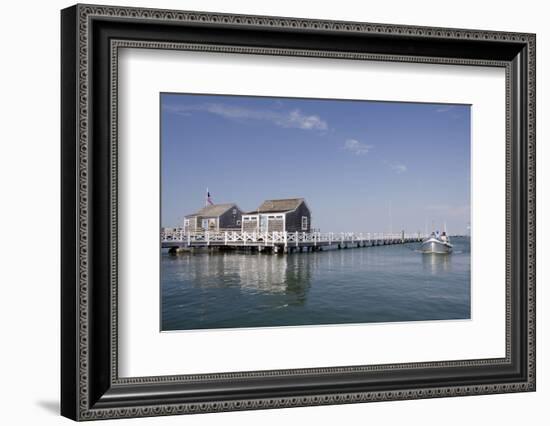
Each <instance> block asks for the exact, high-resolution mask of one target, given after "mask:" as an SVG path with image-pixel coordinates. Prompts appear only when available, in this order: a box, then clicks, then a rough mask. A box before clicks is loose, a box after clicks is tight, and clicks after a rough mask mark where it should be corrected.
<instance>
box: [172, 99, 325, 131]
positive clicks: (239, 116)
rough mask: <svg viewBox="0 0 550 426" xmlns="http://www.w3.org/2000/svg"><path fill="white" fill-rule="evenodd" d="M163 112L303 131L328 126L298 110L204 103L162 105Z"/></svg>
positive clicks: (322, 128) (314, 116)
mask: <svg viewBox="0 0 550 426" xmlns="http://www.w3.org/2000/svg"><path fill="white" fill-rule="evenodd" d="M164 110H165V111H168V112H172V113H175V114H179V115H189V114H190V113H192V112H195V111H196V112H207V113H210V114H214V115H218V116H220V117H224V118H226V119H229V120H257V121H267V122H270V123H272V124H274V125H276V126H279V127H283V128H294V129H303V130H327V129H328V124H327V122H326V121H324V120H323V119H321V117H319V116H318V115H307V114H304V113H302V112H301V111H300V110H299V109H294V110H291V111H273V110H260V109H251V108H243V107H238V106H232V105H225V104H216V103H205V104H200V105H190V106H187V105H179V106H174V105H164Z"/></svg>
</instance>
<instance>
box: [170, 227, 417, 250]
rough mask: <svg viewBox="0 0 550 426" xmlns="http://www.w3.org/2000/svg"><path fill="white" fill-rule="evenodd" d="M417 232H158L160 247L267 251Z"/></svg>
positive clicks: (397, 238) (355, 243)
mask: <svg viewBox="0 0 550 426" xmlns="http://www.w3.org/2000/svg"><path fill="white" fill-rule="evenodd" d="M422 237H423V236H422V235H421V234H420V233H415V234H410V233H408V234H407V233H405V232H401V233H398V234H395V233H391V234H386V233H350V232H340V233H337V232H324V233H323V232H286V231H285V232H240V231H226V232H209V231H206V232H201V233H185V232H184V230H183V229H176V230H170V231H164V232H161V245H162V248H165V249H169V250H170V251H171V252H178V251H185V250H190V249H194V248H212V249H214V248H218V249H239V248H241V249H247V250H250V251H258V252H264V251H265V252H270V253H289V254H290V253H293V252H296V251H318V250H323V248H324V247H330V246H334V247H336V248H338V249H347V248H352V247H372V246H381V245H388V244H405V243H412V242H419V241H422Z"/></svg>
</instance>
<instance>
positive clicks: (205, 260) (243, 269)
mask: <svg viewBox="0 0 550 426" xmlns="http://www.w3.org/2000/svg"><path fill="white" fill-rule="evenodd" d="M308 257H309V258H308ZM167 260H168V261H170V263H172V264H175V265H174V266H176V268H174V269H173V271H174V276H172V277H168V278H171V280H174V281H179V282H182V283H183V282H187V283H189V282H191V283H192V286H193V287H194V288H197V289H223V288H240V290H241V291H243V292H247V293H265V294H273V295H276V294H280V295H292V296H293V297H292V300H293V301H294V303H300V304H301V303H304V302H305V300H306V295H307V292H308V289H309V288H310V287H311V276H312V269H313V268H314V267H315V264H316V263H317V262H315V261H313V262H312V260H313V259H311V255H310V256H308V255H306V254H304V255H293V256H286V255H285V256H276V255H275V256H274V255H267V254H252V255H251V254H235V253H216V254H197V255H184V256H171V257H170V258H169V259H167ZM165 272H166V271H165Z"/></svg>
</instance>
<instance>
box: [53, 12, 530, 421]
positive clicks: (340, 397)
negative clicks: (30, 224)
mask: <svg viewBox="0 0 550 426" xmlns="http://www.w3.org/2000/svg"><path fill="white" fill-rule="evenodd" d="M63 13H64V19H65V20H66V21H65V22H66V23H65V25H66V27H65V28H68V29H67V30H66V33H64V35H63V37H64V40H63V41H62V42H64V43H66V44H64V45H63V46H64V47H63V49H64V53H65V54H66V57H67V58H69V59H70V60H72V61H74V62H73V63H71V64H70V65H64V67H65V68H66V69H67V71H66V73H71V74H73V78H74V82H73V84H74V85H73V86H72V87H70V88H65V87H64V90H65V93H68V94H69V95H71V94H73V92H74V94H76V99H77V101H76V106H75V103H74V100H73V102H71V103H70V105H64V106H63V111H64V113H65V114H69V112H67V108H73V109H75V110H76V111H74V119H75V122H74V123H73V125H75V127H76V128H75V129H73V130H74V131H72V132H70V131H69V130H67V132H68V133H69V136H67V137H64V141H63V144H64V147H65V146H68V145H72V146H73V148H72V149H73V150H75V152H74V154H75V156H74V157H71V158H67V159H66V160H64V162H63V164H64V167H65V171H64V173H65V172H67V171H69V172H70V174H71V175H74V178H75V182H73V185H74V187H73V186H71V187H64V188H63V189H66V190H67V191H70V190H73V191H74V193H73V194H72V196H73V197H74V199H73V198H72V197H69V196H67V197H65V199H64V210H65V209H67V210H70V211H71V212H72V211H73V210H74V213H75V223H74V229H72V228H70V229H66V232H67V233H68V234H69V236H72V238H74V239H75V242H74V243H73V244H74V245H73V244H71V245H70V246H68V244H67V243H66V244H65V246H66V247H67V249H66V251H63V259H64V262H65V263H66V262H75V265H73V267H74V268H75V271H74V272H76V275H75V276H73V277H68V278H65V279H64V282H63V291H64V292H69V291H71V292H73V294H72V297H71V300H72V299H73V298H74V301H75V304H74V306H72V307H71V308H69V307H67V301H66V300H62V305H63V306H62V309H63V312H62V314H63V322H64V324H63V327H64V328H63V331H64V337H63V339H64V340H63V354H64V356H65V357H67V358H71V359H72V363H71V365H70V366H66V365H64V366H63V369H64V374H65V376H64V377H63V376H62V383H63V386H64V389H62V413H63V414H64V415H66V416H68V417H71V418H73V419H77V420H92V419H102V418H113V417H140V416H151V415H170V414H184V413H196V412H213V411H229V410H243V409H261V408H279V407H291V406H307V405H323V404H340V403H352V402H366V401H381V400H399V399H415V398H434V397H442V396H460V395H475V394H487V393H503V392H517V391H533V390H534V389H535V36H534V35H533V34H519V33H510V32H506V33H504V32H494V31H477V30H463V29H447V28H426V27H409V26H400V25H384V24H368V23H356V22H336V21H323V20H308V19H293V18H275V17H262V16H245V15H227V14H211V13H201V12H183V11H167V10H155V9H136V8H121V7H103V6H88V5H77V6H74V7H73V8H70V9H66V10H65V11H64V12H63ZM94 20H105V21H110V22H117V21H118V22H139V23H140V24H144V25H145V24H153V25H163V24H164V25H166V24H172V25H173V24H177V25H192V26H197V25H198V26H201V25H210V26H212V25H213V26H225V27H229V28H231V27H235V28H254V29H260V30H263V29H266V30H267V29H275V30H284V31H286V30H289V31H292V32H307V31H315V32H323V33H328V34H331V33H338V34H342V33H344V34H359V35H373V36H380V37H387V38H389V39H391V38H392V37H401V38H402V37H410V38H411V40H413V39H414V40H430V39H434V40H438V41H439V40H446V41H449V42H453V41H459V40H460V41H466V42H478V41H479V42H481V43H504V44H506V45H513V46H514V45H515V46H517V47H518V48H521V49H524V50H525V53H524V55H523V57H522V59H521V60H522V61H525V64H524V68H525V70H526V74H525V76H524V78H522V79H520V78H519V77H516V78H515V79H514V77H513V75H514V73H517V70H516V68H517V67H518V64H517V63H514V61H513V60H512V59H506V60H504V59H483V58H460V57H441V56H407V55H402V54H391V53H388V54H385V53H364V52H346V51H336V50H318V49H297V48H278V47H250V46H242V45H239V46H237V45H216V44H212V43H190V42H185V43H184V42H178V41H150V40H149V41H145V40H139V39H135V40H132V39H131V38H130V39H127V38H125V39H116V38H112V39H109V55H110V63H109V64H107V65H108V69H109V71H110V78H109V81H108V90H109V91H110V94H109V99H110V104H109V107H110V111H109V114H110V126H109V134H110V151H109V155H110V166H109V171H110V175H109V188H110V192H109V215H110V223H109V227H110V239H109V250H108V251H109V252H110V264H109V268H110V273H109V275H110V281H109V282H110V293H109V297H110V299H109V303H110V305H109V318H108V323H109V324H110V325H109V330H107V332H108V338H109V345H110V348H111V350H110V357H109V362H108V363H107V362H106V360H105V359H103V361H102V362H101V363H99V364H100V367H95V366H92V363H91V362H90V358H91V357H92V356H93V357H96V355H92V353H93V351H94V346H93V344H94V343H93V342H94V340H102V339H103V337H97V336H98V335H97V334H94V333H95V332H94V331H93V330H91V329H92V327H95V322H94V320H95V318H96V316H97V314H96V313H94V312H92V310H91V302H92V297H91V296H90V291H91V290H92V287H93V283H92V281H91V277H93V274H94V272H93V271H92V269H93V265H92V262H94V256H93V255H92V251H93V250H92V249H91V242H92V241H93V240H94V239H95V237H94V235H93V226H91V222H92V215H93V214H94V211H95V210H94V209H96V207H95V205H94V201H95V203H97V194H94V192H93V189H92V187H93V186H94V181H93V179H94V178H93V177H92V175H93V170H92V169H91V167H92V166H91V164H92V162H91V161H90V156H92V157H93V154H91V151H92V147H91V146H90V144H91V141H92V138H93V137H94V136H93V132H91V119H90V117H91V114H92V109H93V108H94V105H93V104H92V102H94V97H93V90H97V89H96V88H94V85H93V78H92V76H91V73H92V65H91V62H92V61H91V59H92V57H93V52H92V51H91V50H93V49H97V47H94V45H93V43H92V40H93V35H92V34H91V32H92V23H93V21H94ZM68 26H70V27H68ZM71 36H72V37H73V38H74V40H72V42H71V41H70V40H69V38H70V37H71ZM71 43H74V44H71ZM411 43H412V41H411ZM124 47H132V48H149V49H150V48H154V49H178V50H181V49H183V50H196V51H210V52H212V51H214V52H226V53H239V54H263V55H285V56H288V55H293V56H314V57H324V58H333V59H334V58H336V59H360V60H374V61H381V60H383V61H398V62H424V63H444V64H457V65H482V66H497V67H504V68H505V69H506V86H507V93H506V111H507V112H506V114H507V117H506V123H507V129H506V135H507V153H506V158H507V164H506V173H507V179H506V195H507V201H506V203H507V216H506V228H507V229H506V233H507V239H506V240H507V247H506V253H507V259H506V277H507V283H506V304H507V306H506V357H505V358H504V359H484V360H464V361H452V362H434V363H414V364H389V365H376V366H353V367H327V368H318V369H301V370H274V371H267V372H266V371H261V372H247V373H221V374H212V375H192V376H161V377H146V378H125V379H121V378H119V377H118V373H117V371H118V368H117V350H116V348H117V341H118V337H117V333H118V330H117V228H118V225H117V208H116V205H117V191H118V189H117V167H116V164H117V155H118V152H117V143H116V141H117V128H116V119H117V84H118V80H117V69H118V49H119V48H124ZM69 62H71V61H69ZM102 65H105V64H102ZM519 80H521V81H519ZM522 85H524V86H525V87H524V88H521V87H520V88H518V87H517V86H522ZM97 86H99V85H97ZM97 86H96V87H97ZM101 90H103V91H104V90H105V88H104V87H102V89H101ZM519 90H523V91H524V92H525V95H524V102H525V105H515V104H514V103H513V98H514V97H517V92H518V91H519ZM63 99H64V100H65V98H63ZM67 99H71V96H67ZM67 102H69V100H66V101H65V102H64V104H66V103H67ZM518 108H519V109H520V110H521V111H520V115H522V116H523V117H522V123H523V124H524V126H525V137H523V138H522V137H521V136H520V139H521V141H520V142H521V144H522V146H521V147H520V148H521V149H522V150H523V151H524V154H525V159H524V161H525V169H524V170H523V169H522V170H519V171H518V170H516V169H514V167H516V166H514V165H513V160H517V159H516V157H514V155H515V154H514V153H513V152H512V146H511V145H512V139H513V138H514V135H517V133H518V132H519V131H520V129H517V128H513V127H512V115H513V114H514V113H516V114H517V113H518V112H517V109H518ZM64 130H65V129H64ZM516 137H517V136H516ZM68 154H70V153H68ZM68 157H70V156H69V155H68ZM75 159H76V162H75ZM69 162H71V164H72V166H67V165H66V164H68V163H69ZM73 162H75V164H73ZM520 168H521V167H520ZM522 171H523V172H524V174H525V178H526V180H525V182H523V181H522V182H519V187H520V190H521V191H520V192H522V193H521V194H516V195H514V194H513V188H512V184H513V180H517V179H520V178H521V177H520V178H518V177H517V176H516V175H515V174H517V173H519V174H521V172H522ZM94 197H95V200H94ZM69 204H70V206H69ZM516 205H520V207H521V206H523V207H524V208H525V216H526V217H524V218H522V220H523V222H522V223H523V225H524V226H525V230H524V231H525V232H526V234H525V235H524V237H522V236H520V237H521V238H520V239H521V244H520V250H524V252H525V253H524V256H525V259H524V262H525V265H523V267H525V268H526V269H525V272H526V273H525V274H524V276H525V278H526V281H525V283H523V284H522V285H524V286H525V287H524V293H525V295H526V300H525V306H524V308H525V312H522V313H521V316H522V317H523V318H524V319H525V330H523V331H522V332H524V333H525V336H524V337H525V339H524V340H525V347H524V348H523V347H522V351H523V350H524V354H525V356H526V359H525V365H522V366H521V367H522V369H523V373H522V375H521V376H520V379H518V380H512V381H507V382H499V383H497V382H494V383H479V384H472V385H447V386H432V387H425V388H419V387H407V386H405V387H401V388H399V389H396V390H375V391H364V390H362V391H353V392H320V393H315V394H311V395H310V394H305V395H288V396H285V395H282V396H281V395H273V396H269V397H265V398H263V397H262V398H236V397H233V396H232V397H230V398H225V399H224V398H223V397H219V398H216V399H215V400H211V401H198V402H195V401H185V400H183V399H182V400H181V401H168V400H162V399H161V400H160V401H157V402H155V403H151V401H149V402H147V401H137V400H136V399H135V398H130V397H128V398H125V397H124V389H125V388H127V387H131V386H152V387H155V386H160V385H170V384H180V383H182V382H188V383H195V382H204V383H213V384H219V382H220V381H224V380H231V379H244V378H252V379H254V378H266V377H275V378H276V377H283V376H286V377H303V376H304V375H318V376H327V375H328V376H330V375H334V374H339V375H341V374H348V373H349V374H352V373H354V374H355V373H368V372H375V371H388V370H407V369H427V368H428V369H429V368H436V369H437V368H450V367H475V366H477V367H479V366H487V365H511V364H512V356H513V355H512V346H513V339H515V338H516V337H515V333H518V329H517V322H516V321H517V318H515V316H517V315H518V313H517V312H514V311H513V309H512V298H513V297H517V295H514V294H513V289H512V283H511V281H512V280H517V279H518V277H519V278H520V279H521V278H523V276H519V275H518V276H513V270H512V269H513V265H512V262H511V260H510V259H511V256H512V254H513V249H514V247H512V240H513V239H514V238H518V237H517V236H516V237H514V233H515V232H517V231H515V230H514V229H513V227H514V226H516V227H517V225H516V224H515V223H513V218H512V210H513V209H514V206H516ZM65 206H66V207H65ZM67 228H69V227H67ZM68 238H69V237H68ZM63 241H65V240H64V239H63ZM64 269H65V268H64ZM102 300H103V302H105V300H104V299H102ZM514 315H515V316H514ZM68 321H71V322H72V324H71V327H73V328H74V331H75V332H76V335H72V336H69V335H68V334H70V333H69V331H73V329H72V328H69V329H67V328H66V327H67V326H66V325H65V323H66V322H68ZM105 321H106V320H105ZM520 331H521V330H520ZM75 353H76V354H77V356H76V357H75V356H74V354H75ZM73 358H74V359H73ZM107 364H108V365H107ZM94 365H95V364H94ZM104 367H107V371H108V375H107V376H108V378H107V377H103V378H102V379H101V380H100V382H101V383H99V384H93V385H92V382H93V379H92V375H94V374H98V371H101V374H100V375H101V376H105V372H104ZM73 379H74V380H73ZM105 389H109V392H110V390H113V391H114V396H112V397H110V396H109V392H106V391H104V390H105ZM71 392H73V393H75V397H74V398H73V397H69V396H68V394H69V393H71ZM117 392H119V393H117ZM120 394H122V395H123V396H122V397H121V398H119V397H120ZM102 395H106V396H107V398H104V396H102ZM117 398H119V399H118V400H117Z"/></svg>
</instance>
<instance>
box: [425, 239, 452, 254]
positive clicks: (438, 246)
mask: <svg viewBox="0 0 550 426" xmlns="http://www.w3.org/2000/svg"><path fill="white" fill-rule="evenodd" d="M452 250H453V247H452V246H451V245H450V244H445V243H443V242H441V241H436V240H428V241H424V242H423V243H422V245H421V246H420V251H421V252H422V253H435V254H447V253H451V252H452Z"/></svg>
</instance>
